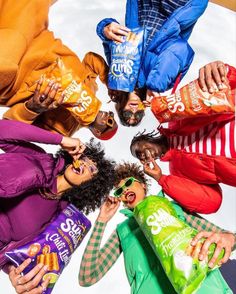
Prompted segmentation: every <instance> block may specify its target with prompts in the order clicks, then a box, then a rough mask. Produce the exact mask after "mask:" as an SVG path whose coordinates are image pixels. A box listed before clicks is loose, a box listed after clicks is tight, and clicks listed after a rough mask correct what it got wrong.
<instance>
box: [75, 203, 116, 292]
mask: <svg viewBox="0 0 236 294" xmlns="http://www.w3.org/2000/svg"><path fill="white" fill-rule="evenodd" d="M119 204H120V203H119V201H118V200H117V199H115V198H113V197H107V199H106V200H105V202H104V203H103V205H102V206H101V209H100V213H99V216H98V219H97V221H96V223H95V226H94V229H93V232H92V235H91V237H90V239H89V241H88V244H87V246H86V248H85V251H84V255H83V258H82V262H81V265H80V272H79V283H80V285H81V286H85V287H86V286H91V285H92V284H94V283H96V282H97V281H99V280H100V279H101V278H102V277H103V276H104V275H105V274H106V273H107V272H108V270H109V269H110V268H111V267H112V265H113V264H114V263H115V262H116V260H117V258H118V257H119V256H120V254H121V247H120V240H119V238H118V235H117V232H116V231H114V232H113V233H112V234H111V236H110V238H109V239H108V241H107V242H106V244H105V245H104V247H103V248H102V249H100V245H101V241H102V236H103V233H104V230H105V227H106V223H107V222H108V221H109V220H110V219H111V218H112V217H113V216H114V214H115V213H116V211H117V209H118V207H119Z"/></svg>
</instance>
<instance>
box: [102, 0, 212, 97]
mask: <svg viewBox="0 0 236 294" xmlns="http://www.w3.org/2000/svg"><path fill="white" fill-rule="evenodd" d="M207 4H208V0H127V3H126V17H125V25H126V26H127V27H129V28H131V29H132V28H135V27H138V26H145V28H146V29H147V32H148V35H147V38H146V44H145V50H144V52H143V56H142V62H141V68H140V72H139V76H138V80H137V83H136V87H138V88H142V87H146V88H147V89H150V90H153V91H156V92H159V93H161V92H164V91H166V90H168V89H170V88H172V87H173V85H174V83H175V80H176V78H177V76H178V75H179V74H181V78H182V77H183V76H184V75H185V74H186V72H187V70H188V68H189V66H190V65H191V63H192V60H193V57H194V51H193V49H192V48H191V47H190V45H189V44H188V38H189V36H190V34H191V32H192V29H193V27H194V25H195V23H196V22H197V20H198V18H199V17H200V16H201V15H202V14H203V12H204V11H205V9H206V7H207ZM113 21H114V22H117V21H116V20H115V19H112V18H106V19H104V20H102V21H101V22H100V23H99V24H98V25H97V34H98V36H99V37H100V38H101V39H102V40H103V46H104V50H105V55H106V58H107V61H108V64H110V51H109V46H108V43H109V42H111V41H110V40H108V39H106V37H105V36H104V34H103V29H104V27H105V26H106V25H108V24H109V23H111V22H113Z"/></svg>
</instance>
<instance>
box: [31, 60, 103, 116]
mask: <svg viewBox="0 0 236 294" xmlns="http://www.w3.org/2000/svg"><path fill="white" fill-rule="evenodd" d="M42 78H43V84H42V87H41V92H43V91H44V90H45V88H46V86H47V85H48V82H49V81H54V82H57V83H59V84H60V86H61V88H60V89H59V90H58V91H57V95H56V97H55V100H58V99H59V98H60V96H61V94H62V93H63V95H64V98H63V101H62V104H61V105H62V106H63V107H65V108H66V109H68V110H69V111H71V113H72V114H73V116H74V117H75V118H76V119H77V120H79V121H80V120H81V118H83V120H84V116H85V117H87V116H90V115H92V114H95V116H96V114H97V113H98V111H99V109H100V107H101V101H100V100H99V99H98V98H97V97H96V96H95V95H94V94H93V92H92V91H91V90H90V89H89V88H88V87H87V86H86V85H85V84H84V83H83V82H82V81H81V79H80V78H79V77H78V76H77V75H76V74H75V73H74V72H73V71H72V69H71V68H67V67H66V66H65V64H64V62H63V61H62V60H61V59H60V58H58V59H57V60H56V61H55V62H54V63H53V64H52V65H51V66H50V67H49V68H48V70H47V71H46V73H45V74H44V75H43V76H42ZM32 91H33V92H34V91H35V84H34V85H33V86H32Z"/></svg>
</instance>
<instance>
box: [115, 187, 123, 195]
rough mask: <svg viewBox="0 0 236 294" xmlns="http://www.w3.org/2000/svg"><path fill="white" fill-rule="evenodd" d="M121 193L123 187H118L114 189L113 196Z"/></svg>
mask: <svg viewBox="0 0 236 294" xmlns="http://www.w3.org/2000/svg"><path fill="white" fill-rule="evenodd" d="M122 193H123V188H122V187H121V188H118V189H117V190H115V192H114V195H115V196H120V195H121V194H122Z"/></svg>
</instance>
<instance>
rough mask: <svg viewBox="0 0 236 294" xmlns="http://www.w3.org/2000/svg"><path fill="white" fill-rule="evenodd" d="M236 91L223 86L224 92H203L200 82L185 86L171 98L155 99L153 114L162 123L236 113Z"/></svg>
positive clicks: (161, 97) (152, 103)
mask: <svg viewBox="0 0 236 294" xmlns="http://www.w3.org/2000/svg"><path fill="white" fill-rule="evenodd" d="M235 94H236V93H235V89H234V90H231V89H230V87H229V86H227V85H225V84H223V89H222V90H220V91H219V90H216V91H215V92H214V93H212V94H210V93H209V92H203V91H202V90H201V88H200V87H199V84H198V80H194V81H192V82H191V83H189V84H187V85H185V86H184V87H182V88H181V89H180V90H178V91H176V92H175V94H172V95H170V96H160V97H154V98H153V99H152V102H151V108H152V112H153V114H154V115H155V117H156V118H157V119H158V121H159V122H160V123H162V122H169V121H174V120H179V119H183V118H191V117H196V116H206V115H212V114H220V113H232V112H234V111H235Z"/></svg>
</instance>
